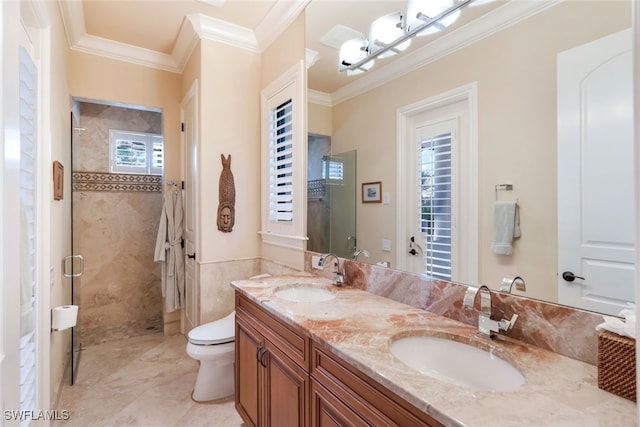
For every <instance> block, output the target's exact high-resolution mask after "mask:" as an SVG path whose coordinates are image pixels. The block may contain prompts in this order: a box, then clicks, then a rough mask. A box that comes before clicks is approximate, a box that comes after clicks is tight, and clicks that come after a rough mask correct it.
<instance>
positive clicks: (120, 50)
mask: <svg viewBox="0 0 640 427" xmlns="http://www.w3.org/2000/svg"><path fill="white" fill-rule="evenodd" d="M72 49H73V50H75V51H78V52H84V53H88V54H91V55H98V56H102V57H104V58H110V59H116V60H118V61H124V62H129V63H131V64H136V65H143V66H146V67H152V68H157V69H159V70H164V71H169V72H172V73H180V72H181V71H182V70H181V69H179V68H178V66H177V65H176V61H175V59H174V57H173V56H172V55H168V54H166V53H161V52H157V51H155V50H150V49H144V48H141V47H138V46H132V45H130V44H126V43H120V42H117V41H114V40H109V39H105V38H102V37H96V36H92V35H85V36H83V37H82V38H81V39H80V40H78V41H77V42H76V43H75V45H74V46H73V47H72Z"/></svg>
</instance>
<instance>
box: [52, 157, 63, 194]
mask: <svg viewBox="0 0 640 427" xmlns="http://www.w3.org/2000/svg"><path fill="white" fill-rule="evenodd" d="M62 197H64V166H62V163H60V162H59V161H57V160H55V161H54V162H53V200H62Z"/></svg>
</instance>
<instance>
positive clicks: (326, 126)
mask: <svg viewBox="0 0 640 427" xmlns="http://www.w3.org/2000/svg"><path fill="white" fill-rule="evenodd" d="M332 120H333V118H332V108H331V107H327V106H324V105H318V104H314V103H312V102H309V103H308V104H307V132H309V133H314V134H316V135H331V132H332V131H333V121H332Z"/></svg>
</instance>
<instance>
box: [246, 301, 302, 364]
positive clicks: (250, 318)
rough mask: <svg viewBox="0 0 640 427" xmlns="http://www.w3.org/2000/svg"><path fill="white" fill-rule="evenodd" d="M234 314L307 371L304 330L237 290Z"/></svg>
mask: <svg viewBox="0 0 640 427" xmlns="http://www.w3.org/2000/svg"><path fill="white" fill-rule="evenodd" d="M236 316H240V317H241V318H242V319H243V320H245V321H246V322H248V323H249V324H250V325H251V326H252V327H253V328H255V329H256V330H257V331H258V332H259V333H260V334H262V335H263V336H264V337H265V338H266V339H268V340H269V341H271V343H273V344H274V345H275V346H276V347H277V348H278V349H279V350H280V351H281V352H283V353H284V354H286V355H287V356H288V357H289V358H291V360H293V361H294V362H295V363H297V364H298V365H300V367H301V368H303V369H304V370H305V371H307V372H309V368H310V362H311V357H310V343H309V341H310V340H309V338H308V337H307V335H306V334H305V333H304V332H302V331H300V330H297V329H296V328H294V327H293V326H291V325H287V324H286V323H284V322H283V321H281V320H280V319H278V318H276V317H275V316H273V315H272V314H270V313H268V312H267V311H265V310H264V309H263V308H261V307H260V306H259V305H258V304H256V303H254V302H253V301H251V300H249V299H248V298H246V297H244V296H243V295H241V294H240V293H239V292H237V291H236Z"/></svg>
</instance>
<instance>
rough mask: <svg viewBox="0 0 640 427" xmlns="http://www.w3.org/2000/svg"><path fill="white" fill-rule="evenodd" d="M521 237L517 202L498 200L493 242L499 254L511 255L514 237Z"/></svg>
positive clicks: (495, 209) (495, 250) (494, 212)
mask: <svg viewBox="0 0 640 427" xmlns="http://www.w3.org/2000/svg"><path fill="white" fill-rule="evenodd" d="M518 237H520V218H519V215H518V204H517V203H516V202H496V204H495V206H494V208H493V242H492V243H491V249H493V252H494V253H495V254H497V255H511V253H512V252H513V239H517V238H518Z"/></svg>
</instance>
